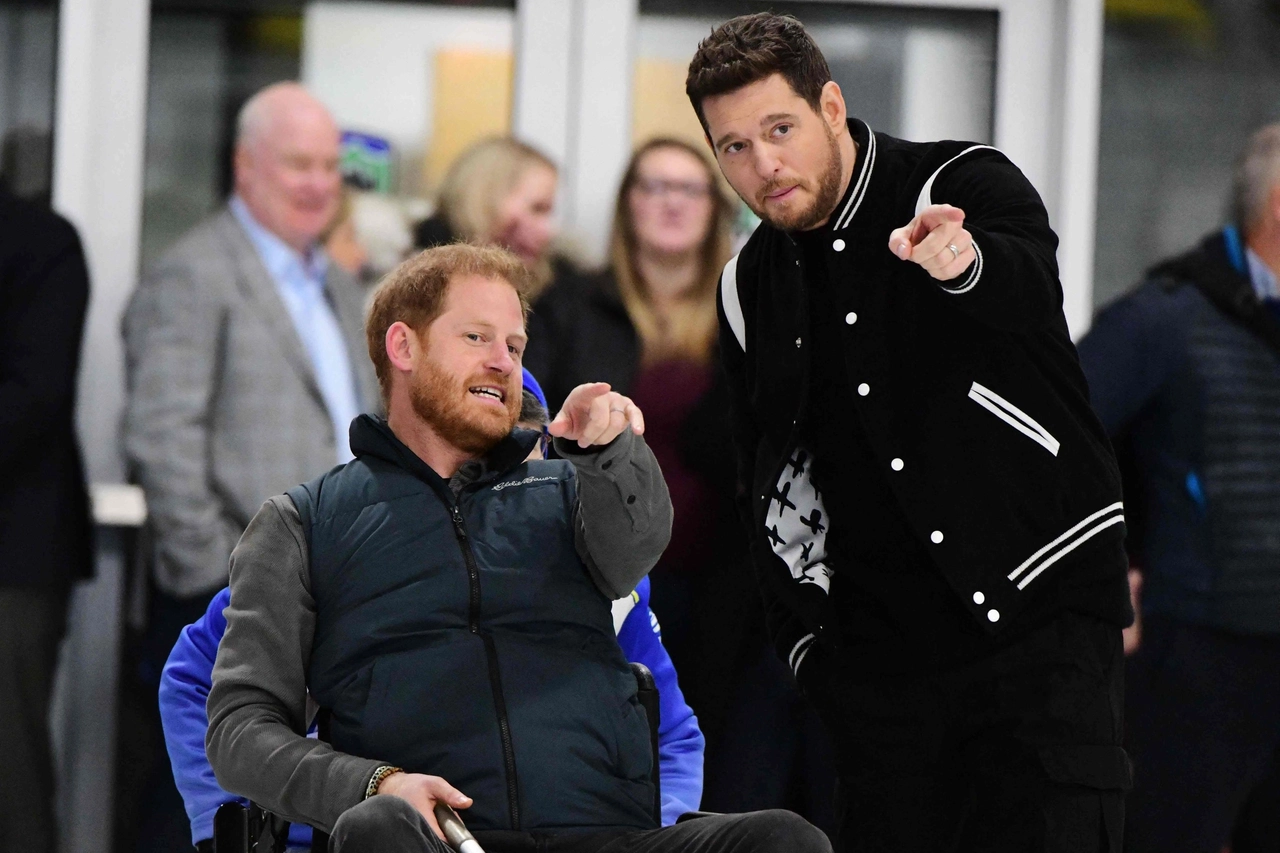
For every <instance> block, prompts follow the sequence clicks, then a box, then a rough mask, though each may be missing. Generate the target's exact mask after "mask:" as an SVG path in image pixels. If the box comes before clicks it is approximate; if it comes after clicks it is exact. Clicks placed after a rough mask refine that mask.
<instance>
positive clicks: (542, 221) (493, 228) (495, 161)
mask: <svg viewBox="0 0 1280 853" xmlns="http://www.w3.org/2000/svg"><path fill="white" fill-rule="evenodd" d="M558 179H559V170H558V169H557V168H556V165H555V163H553V162H552V161H551V160H550V158H548V157H547V156H546V155H545V154H543V153H542V152H540V151H538V150H537V149H536V148H534V147H532V146H530V145H526V144H525V143H523V142H520V141H518V140H515V139H512V138H511V137H506V136H503V137H494V138H491V139H485V140H482V141H480V142H477V143H476V144H474V145H472V146H471V147H470V148H468V149H467V150H466V151H464V152H462V154H460V155H459V156H458V159H457V160H455V161H454V162H453V165H452V166H450V167H449V171H448V173H447V174H446V175H445V177H444V180H443V181H442V182H441V184H440V192H439V196H438V199H437V204H436V211H435V214H434V215H433V216H432V217H431V218H430V219H427V220H426V221H424V222H422V223H420V224H419V225H418V228H417V232H416V234H415V242H416V243H417V246H418V248H422V249H425V248H429V247H431V246H438V245H441V244H443V243H451V242H453V241H454V240H467V241H470V242H474V243H481V244H487V243H496V244H498V245H500V246H503V247H505V248H507V249H509V250H510V251H512V252H514V253H515V254H516V255H517V256H519V258H520V259H521V260H523V261H524V262H525V265H526V266H528V267H529V269H530V270H532V271H533V273H534V278H535V281H536V287H537V291H536V292H535V294H534V295H535V296H536V295H537V292H541V290H543V289H545V288H546V287H547V285H549V284H550V283H551V280H552V278H553V277H554V275H555V272H556V270H555V268H554V266H553V264H552V262H551V259H550V257H549V254H550V248H551V241H552V239H553V238H554V237H555V235H556V231H555V221H554V215H555V202H556V184H557V181H558Z"/></svg>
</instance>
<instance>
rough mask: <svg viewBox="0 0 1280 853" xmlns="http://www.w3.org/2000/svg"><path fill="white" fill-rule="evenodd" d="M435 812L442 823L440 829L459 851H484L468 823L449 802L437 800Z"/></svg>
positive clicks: (473, 852) (464, 852)
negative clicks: (470, 830) (469, 829)
mask: <svg viewBox="0 0 1280 853" xmlns="http://www.w3.org/2000/svg"><path fill="white" fill-rule="evenodd" d="M435 814H436V821H437V822H438V823H439V824H440V831H441V832H443V833H444V837H445V840H446V841H448V842H449V846H450V847H452V848H453V849H454V850H457V851H458V853H484V848H483V847H481V846H480V843H479V842H478V841H476V839H475V836H473V835H472V834H471V833H470V832H469V831H468V830H467V825H466V824H464V823H463V822H462V818H460V817H458V813H457V812H455V811H454V810H453V808H452V807H451V806H449V804H448V803H442V802H439V801H437V802H436V807H435Z"/></svg>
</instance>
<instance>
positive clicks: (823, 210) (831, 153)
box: [748, 124, 844, 231]
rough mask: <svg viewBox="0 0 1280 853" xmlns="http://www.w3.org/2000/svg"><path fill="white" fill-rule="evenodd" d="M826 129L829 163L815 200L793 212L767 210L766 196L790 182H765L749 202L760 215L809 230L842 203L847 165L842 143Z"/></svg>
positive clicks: (787, 226) (790, 227) (783, 228)
mask: <svg viewBox="0 0 1280 853" xmlns="http://www.w3.org/2000/svg"><path fill="white" fill-rule="evenodd" d="M822 129H823V130H824V131H826V134H827V165H826V168H825V169H824V170H823V172H822V175H821V176H819V178H818V187H817V191H816V192H815V193H814V198H813V203H812V204H810V205H809V206H808V207H806V208H805V209H803V210H798V211H796V212H794V213H792V214H790V215H787V214H782V215H779V216H771V215H770V214H768V213H766V212H765V208H764V199H765V196H767V195H769V194H770V193H774V192H777V191H778V190H780V189H782V187H783V186H785V185H786V184H785V182H782V181H778V182H774V181H770V182H769V183H767V184H765V185H764V187H762V188H761V189H760V192H759V193H758V194H757V196H756V203H755V204H751V203H748V206H749V207H750V208H751V209H752V211H754V212H755V214H756V216H759V217H760V218H761V219H762V220H764V221H765V222H767V223H769V224H770V225H772V226H773V227H774V228H777V229H779V230H781V231H808V230H809V229H811V228H816V227H817V226H818V223H820V222H822V221H823V220H825V219H827V218H828V217H829V216H831V214H832V213H834V212H835V209H836V205H837V204H839V203H840V175H841V172H842V171H843V166H844V164H843V162H842V161H841V158H840V143H839V141H838V140H837V139H836V135H835V134H834V133H832V132H831V128H829V127H827V126H826V125H825V124H824V125H823V126H822Z"/></svg>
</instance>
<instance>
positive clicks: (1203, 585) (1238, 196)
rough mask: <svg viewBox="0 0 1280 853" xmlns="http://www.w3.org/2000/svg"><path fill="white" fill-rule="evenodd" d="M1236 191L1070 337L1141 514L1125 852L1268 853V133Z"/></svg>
mask: <svg viewBox="0 0 1280 853" xmlns="http://www.w3.org/2000/svg"><path fill="white" fill-rule="evenodd" d="M1235 183H1236V187H1235V204H1234V207H1235V210H1234V215H1233V222H1232V223H1231V224H1229V225H1227V226H1226V227H1225V228H1222V229H1221V230H1219V231H1217V232H1215V233H1213V234H1210V235H1208V236H1207V237H1206V238H1205V239H1204V240H1203V241H1202V242H1201V243H1200V245H1198V246H1195V247H1193V248H1192V249H1190V250H1189V251H1187V252H1185V253H1183V254H1181V255H1179V256H1178V257H1175V258H1171V259H1167V260H1165V261H1162V262H1161V263H1159V264H1158V265H1156V267H1155V268H1154V269H1152V270H1151V271H1150V273H1148V276H1147V280H1146V281H1144V282H1143V283H1142V284H1141V285H1140V286H1139V287H1138V288H1137V289H1135V290H1134V291H1133V292H1132V293H1129V294H1127V295H1126V296H1124V297H1123V298H1121V299H1119V300H1118V301H1116V302H1115V303H1114V304H1113V305H1111V306H1109V307H1108V308H1107V309H1106V310H1104V311H1103V312H1102V313H1101V314H1100V315H1099V317H1098V319H1097V322H1096V323H1095V324H1094V327H1093V329H1092V330H1091V331H1090V332H1089V334H1088V335H1086V336H1085V337H1084V339H1083V340H1081V341H1080V361H1081V365H1082V366H1083V367H1084V371H1085V375H1086V376H1087V377H1088V379H1089V389H1090V391H1091V392H1092V395H1093V403H1094V407H1095V408H1096V409H1097V411H1098V415H1099V416H1100V417H1101V419H1102V423H1103V424H1104V425H1105V426H1106V428H1107V430H1108V432H1110V433H1111V434H1112V436H1113V437H1114V439H1115V440H1116V442H1117V443H1118V444H1119V445H1120V446H1121V447H1122V448H1124V449H1125V450H1126V451H1127V453H1126V454H1125V456H1126V458H1129V459H1132V462H1133V464H1132V465H1130V466H1128V467H1127V470H1128V471H1129V472H1130V473H1131V477H1130V480H1129V482H1128V483H1127V484H1126V485H1127V486H1128V487H1129V488H1128V489H1127V490H1126V491H1127V497H1128V499H1129V501H1130V503H1131V504H1134V503H1136V504H1137V505H1138V506H1140V507H1141V509H1142V514H1141V520H1142V523H1141V524H1140V525H1138V526H1137V527H1138V531H1139V535H1137V536H1136V537H1134V544H1135V546H1136V547H1134V548H1133V550H1134V552H1135V556H1136V562H1137V565H1138V566H1139V567H1140V569H1141V571H1142V578H1143V582H1142V594H1141V599H1142V603H1141V608H1142V611H1143V630H1142V636H1141V640H1140V643H1139V645H1138V648H1137V651H1136V653H1135V654H1134V656H1133V658H1132V659H1131V660H1130V665H1129V700H1128V707H1127V713H1126V719H1127V721H1128V732H1129V737H1128V745H1129V748H1130V750H1131V751H1132V754H1133V759H1134V764H1135V769H1136V784H1135V787H1134V791H1133V794H1132V795H1131V796H1130V798H1129V823H1128V827H1127V834H1128V839H1127V841H1128V843H1127V844H1126V845H1125V849H1126V850H1131V851H1136V853H1144V851H1160V853H1183V851H1185V852H1186V853H1191V851H1202V850H1204V851H1217V850H1221V849H1222V848H1223V847H1224V846H1227V845H1228V844H1230V846H1231V848H1232V850H1233V851H1235V853H1253V851H1256V850H1276V849H1280V806H1278V805H1277V801H1278V800H1280V794H1278V792H1277V790H1278V788H1280V780H1278V778H1277V773H1278V772H1280V765H1278V764H1277V762H1276V756H1277V752H1278V750H1280V538H1278V537H1277V535H1276V531H1277V530H1280V418H1278V417H1277V412H1278V409H1277V406H1276V401H1277V400H1278V399H1280V285H1277V276H1280V124H1273V125H1270V126H1268V127H1264V128H1262V129H1261V130H1259V131H1258V132H1257V133H1256V134H1255V135H1254V136H1253V138H1252V139H1251V140H1250V141H1249V143H1248V145H1247V146H1246V147H1245V150H1244V152H1243V154H1242V156H1241V158H1240V160H1239V163H1238V165H1237V167H1236V182H1235ZM1246 804H1248V805H1246ZM1233 822H1234V823H1235V824H1236V831H1235V833H1234V837H1232V825H1233Z"/></svg>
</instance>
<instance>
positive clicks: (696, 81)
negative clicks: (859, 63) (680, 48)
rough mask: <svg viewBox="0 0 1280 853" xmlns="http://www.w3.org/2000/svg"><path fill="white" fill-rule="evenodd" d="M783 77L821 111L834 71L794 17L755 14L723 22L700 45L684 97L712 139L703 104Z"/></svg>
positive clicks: (694, 56) (691, 64) (693, 61)
mask: <svg viewBox="0 0 1280 853" xmlns="http://www.w3.org/2000/svg"><path fill="white" fill-rule="evenodd" d="M773 74H781V75H782V76H783V78H784V79H786V81H787V83H788V84H789V85H790V86H791V89H792V91H794V92H795V93H796V94H797V95H799V96H800V97H802V98H804V99H805V101H806V102H807V103H808V104H809V106H810V107H812V108H813V110H814V111H815V112H817V111H818V109H819V105H820V103H821V98H822V87H823V86H825V85H826V84H827V81H829V80H830V79H831V69H830V68H829V67H828V66H827V59H826V57H824V56H823V55H822V51H821V50H819V49H818V46H817V45H816V44H814V41H813V39H812V38H810V37H809V34H808V33H807V32H805V29H804V24H801V23H800V22H799V21H798V20H796V19H795V18H793V17H792V16H791V15H775V14H774V13H773V12H757V13H756V14H754V15H740V16H738V17H736V18H734V19H732V20H730V21H725V22H724V23H723V24H721V25H720V26H719V27H717V28H716V29H715V30H713V31H712V32H711V35H709V36H707V37H706V38H704V39H703V40H702V41H701V42H700V43H699V44H698V52H697V53H695V54H694V55H693V60H692V61H691V62H690V63H689V76H688V77H687V78H685V82H684V91H685V94H687V95H688V96H689V101H690V103H692V104H693V111H694V112H695V113H697V114H698V121H699V122H701V123H702V131H703V132H704V133H706V134H707V135H708V136H710V135H711V131H710V130H709V129H708V128H707V117H706V116H705V115H704V114H703V112H702V102H703V101H705V100H706V99H707V98H710V97H714V96H715V95H723V94H725V93H726V92H733V91H736V90H738V89H741V88H742V87H743V86H748V85H750V84H752V83H756V82H758V81H760V80H763V79H765V78H766V77H769V76H771V75H773Z"/></svg>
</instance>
